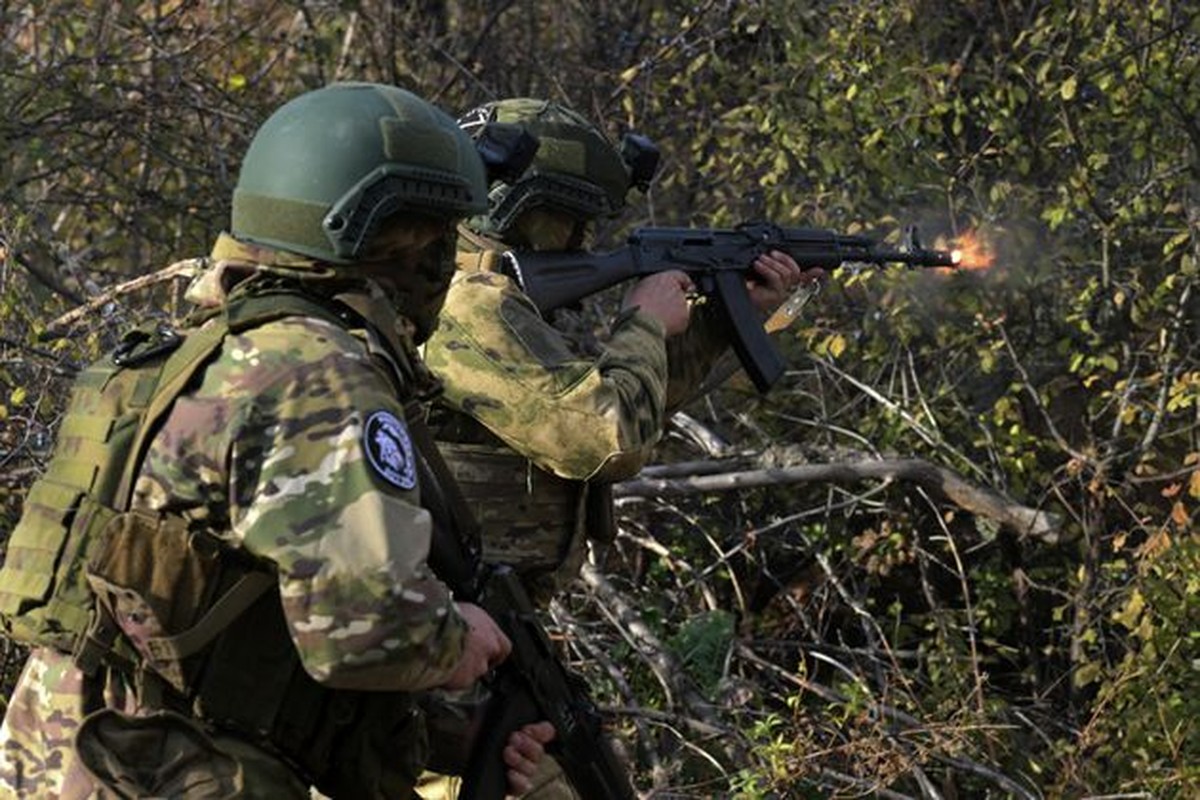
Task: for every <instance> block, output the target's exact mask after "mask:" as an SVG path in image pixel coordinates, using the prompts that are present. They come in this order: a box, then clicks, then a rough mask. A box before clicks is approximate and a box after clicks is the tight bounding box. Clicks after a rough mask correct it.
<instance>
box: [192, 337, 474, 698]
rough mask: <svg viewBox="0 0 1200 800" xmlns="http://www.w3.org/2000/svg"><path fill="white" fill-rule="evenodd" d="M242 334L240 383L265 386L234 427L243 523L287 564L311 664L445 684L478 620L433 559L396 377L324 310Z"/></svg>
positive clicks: (407, 687) (374, 684)
mask: <svg viewBox="0 0 1200 800" xmlns="http://www.w3.org/2000/svg"><path fill="white" fill-rule="evenodd" d="M230 345H232V346H233V349H232V350H230V351H228V352H229V354H230V356H231V358H232V363H234V364H240V365H244V366H243V367H242V369H241V371H240V372H239V370H238V369H236V368H235V369H231V370H230V371H229V372H228V373H227V375H226V380H228V381H230V382H231V384H232V385H230V386H228V387H226V388H227V389H228V390H229V391H230V392H231V393H233V394H237V393H239V392H251V393H253V399H252V401H251V402H249V403H246V404H243V406H242V408H243V409H244V414H243V415H242V416H241V418H240V419H237V420H235V421H234V423H235V424H234V425H233V427H232V430H231V440H232V447H231V453H230V464H231V465H232V468H231V469H232V473H231V480H230V483H231V486H230V498H231V502H230V506H231V518H232V524H233V529H234V533H235V535H237V536H240V538H241V539H242V542H243V544H244V546H245V547H246V549H247V550H249V551H251V552H253V553H255V554H256V555H258V556H261V557H263V558H266V559H269V560H271V561H272V562H274V563H275V564H276V565H278V570H279V584H280V592H281V596H282V601H283V609H284V614H285V616H286V618H287V621H288V625H289V628H290V630H291V633H292V637H293V639H294V641H295V643H296V647H297V649H298V651H299V653H300V657H301V660H302V662H303V663H304V666H305V668H306V669H307V670H308V672H309V673H310V674H312V676H313V677H314V678H315V679H316V680H318V681H321V682H323V683H325V684H327V685H330V686H334V687H338V688H349V689H373V690H404V691H412V690H417V689H422V688H427V687H429V686H434V685H437V684H439V683H441V682H442V680H444V678H445V677H446V676H447V675H448V674H449V672H450V671H451V669H452V668H453V667H454V665H455V664H456V663H457V661H458V658H459V656H460V654H461V647H462V635H463V631H464V628H465V623H464V622H463V621H462V619H461V617H459V615H458V614H457V612H456V611H455V608H454V605H453V602H452V598H451V596H450V593H449V590H448V589H447V588H446V587H445V586H444V585H443V584H442V583H441V582H440V581H439V580H437V578H436V577H435V576H434V575H433V574H432V573H431V572H430V571H429V568H428V567H427V566H426V563H425V559H426V556H427V555H428V552H429V546H430V536H431V523H430V517H429V514H428V512H426V511H425V510H424V509H422V508H420V507H419V506H418V499H419V498H418V489H417V485H416V472H415V461H414V458H413V450H412V443H411V441H410V439H409V437H408V432H407V428H406V426H405V423H404V417H403V411H402V409H401V407H400V406H399V405H398V403H397V400H396V398H395V394H394V391H393V390H392V389H391V385H390V383H389V382H388V380H387V379H386V377H385V376H384V374H383V373H382V372H381V371H379V368H378V366H377V365H376V364H375V363H374V362H373V361H372V360H371V359H370V358H369V356H367V355H366V353H365V350H364V348H363V346H362V344H361V343H360V342H359V341H358V340H357V339H355V338H354V337H353V336H351V335H350V334H349V333H347V332H346V331H343V330H341V329H339V328H336V327H335V326H332V325H329V324H326V323H324V322H319V321H316V320H307V319H297V318H292V319H285V320H281V321H279V322H276V323H272V324H269V325H265V326H263V327H261V328H258V329H256V330H253V331H250V332H249V333H248V334H245V335H242V336H240V337H238V338H237V339H234V340H232V341H231V342H228V343H227V345H226V347H227V349H228V348H229V347H230ZM250 375H253V377H250ZM239 376H240V377H239ZM206 377H207V376H206Z"/></svg>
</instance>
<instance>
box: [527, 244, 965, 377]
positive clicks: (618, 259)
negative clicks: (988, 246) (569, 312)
mask: <svg viewBox="0 0 1200 800" xmlns="http://www.w3.org/2000/svg"><path fill="white" fill-rule="evenodd" d="M905 238H906V241H905V243H904V244H903V245H901V246H900V247H888V246H885V245H880V244H878V243H877V242H875V241H873V240H871V239H869V238H867V237H865V236H851V235H846V234H840V233H836V232H834V231H828V230H822V229H819V228H783V227H780V226H778V225H774V224H771V223H767V222H762V223H750V224H745V225H740V226H738V227H736V228H639V229H637V230H635V231H634V232H633V233H632V234H631V235H630V236H629V239H628V240H627V242H626V244H625V246H624V247H621V248H618V249H616V250H612V251H609V252H607V253H589V252H586V251H571V252H521V253H515V252H509V253H506V254H505V257H506V258H505V261H506V264H507V268H508V270H509V271H510V274H511V277H512V278H513V279H514V280H516V281H517V283H519V284H520V286H521V288H522V290H524V292H525V294H526V295H528V296H529V298H530V299H531V300H532V301H533V303H534V305H536V306H537V307H538V309H540V310H541V311H542V312H543V313H545V312H549V311H553V310H554V309H556V308H562V307H563V306H569V305H572V304H573V303H576V302H578V301H579V300H581V299H583V298H584V297H587V296H588V295H592V294H595V293H596V292H599V291H602V290H604V289H607V288H609V287H610V286H615V285H617V284H618V283H621V282H623V281H626V280H629V279H631V278H644V277H645V276H647V275H652V274H654V273H656V272H664V271H666V270H672V269H679V270H683V271H684V272H686V273H688V274H689V275H690V276H691V278H692V280H693V281H694V282H695V283H696V286H697V288H698V289H699V290H700V291H701V292H702V293H703V294H704V295H706V296H708V297H711V298H713V300H715V303H716V309H717V313H718V314H719V315H720V317H721V321H722V323H723V324H724V325H725V327H726V328H727V329H728V330H729V331H730V332H731V336H732V338H733V349H734V352H736V353H737V356H738V358H739V359H741V362H742V366H743V367H744V368H745V370H746V372H747V374H749V375H750V378H751V379H752V380H753V381H754V385H755V386H756V387H757V388H758V390H759V391H760V392H764V393H765V392H766V391H767V390H768V389H770V388H771V386H772V385H773V384H774V383H775V381H777V380H778V379H779V376H780V375H782V374H783V370H784V362H783V359H782V358H781V357H780V355H779V353H778V352H777V351H776V350H775V347H774V345H772V344H771V340H770V338H769V337H768V336H767V333H766V331H764V330H763V326H762V320H761V319H760V318H759V314H758V310H757V309H755V308H754V306H753V305H752V304H751V302H750V295H749V293H748V292H747V291H746V284H745V279H746V274H747V270H748V269H750V266H751V264H752V263H753V261H754V259H755V258H757V257H758V256H759V255H761V254H762V253H767V252H770V251H771V250H780V251H783V252H785V253H788V254H789V255H790V256H791V257H792V258H793V259H795V261H796V263H797V264H799V265H800V267H801V268H802V269H809V268H812V267H824V268H826V269H832V268H834V267H837V266H839V265H841V264H844V263H863V264H874V265H882V264H889V263H897V264H907V265H908V266H912V267H953V266H956V265H957V264H958V261H959V254H958V253H957V251H955V252H949V251H944V250H928V249H925V248H923V247H921V246H920V244H919V242H918V241H917V234H916V229H915V228H911V227H910V228H909V229H908V230H907V232H906V237H905Z"/></svg>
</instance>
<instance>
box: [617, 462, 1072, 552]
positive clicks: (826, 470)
mask: <svg viewBox="0 0 1200 800" xmlns="http://www.w3.org/2000/svg"><path fill="white" fill-rule="evenodd" d="M880 479H883V480H899V481H909V482H912V483H916V484H917V485H919V486H922V487H923V488H925V489H927V490H930V491H933V492H936V493H938V495H939V496H941V497H944V498H946V499H947V500H950V501H951V502H953V503H954V504H955V505H957V506H958V507H959V508H961V509H963V510H964V511H969V512H971V513H972V514H977V515H979V516H983V517H987V518H989V519H993V520H995V521H997V522H998V523H1000V524H1001V525H1003V526H1004V527H1006V528H1008V529H1010V530H1012V531H1013V532H1014V533H1016V534H1018V535H1019V536H1031V537H1034V538H1036V539H1041V540H1042V541H1044V542H1046V543H1047V544H1055V543H1057V542H1058V541H1059V540H1060V537H1061V536H1062V522H1061V520H1060V519H1059V517H1058V515H1056V514H1053V513H1051V512H1049V511H1042V510H1039V509H1036V508H1029V507H1028V506H1023V505H1021V504H1019V503H1016V502H1014V501H1012V500H1010V499H1008V498H1006V497H1004V496H1003V495H1001V494H999V493H997V492H994V491H992V490H990V489H985V488H982V487H979V486H974V485H972V484H970V483H968V482H967V481H965V480H964V479H963V478H962V477H961V476H959V475H958V474H956V473H954V472H952V471H951V470H949V469H946V468H945V467H940V466H937V465H936V464H931V463H930V462H928V461H923V460H921V459H917V458H901V459H879V460H870V461H848V462H842V463H830V464H801V465H797V466H791V467H778V468H771V469H758V470H748V471H743V472H728V473H725V474H721V475H702V476H696V477H690V478H675V479H667V480H663V479H653V478H642V479H638V478H634V479H633V480H629V481H624V482H622V483H618V484H615V485H614V486H613V496H614V497H655V496H659V497H661V496H678V495H691V494H706V493H710V492H728V491H733V490H738V489H760V488H764V487H770V486H783V485H786V484H791V483H813V482H835V483H849V482H854V481H863V480H880Z"/></svg>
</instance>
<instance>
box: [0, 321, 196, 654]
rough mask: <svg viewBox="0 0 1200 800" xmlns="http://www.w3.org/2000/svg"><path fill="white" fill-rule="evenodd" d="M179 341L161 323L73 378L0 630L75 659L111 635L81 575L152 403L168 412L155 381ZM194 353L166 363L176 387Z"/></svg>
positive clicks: (119, 494) (32, 496) (17, 534)
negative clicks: (86, 646) (102, 627)
mask: <svg viewBox="0 0 1200 800" xmlns="http://www.w3.org/2000/svg"><path fill="white" fill-rule="evenodd" d="M201 338H203V337H201ZM219 341H220V340H219V339H217V340H216V342H215V343H214V345H213V346H215V344H216V343H219ZM181 343H182V339H181V338H180V337H179V336H178V334H175V333H174V331H171V330H170V329H167V328H164V327H162V326H161V325H156V326H153V327H150V328H142V329H137V330H134V331H132V332H130V333H129V334H127V335H126V337H125V338H124V340H123V341H122V343H121V345H120V346H119V347H118V348H117V351H116V352H115V353H113V355H112V356H110V357H107V358H104V359H101V360H99V361H97V362H95V363H94V364H92V365H91V366H89V367H88V368H87V369H86V370H84V372H83V373H82V374H81V375H80V376H79V378H78V379H77V380H76V382H75V385H74V387H73V389H72V392H71V398H70V401H69V402H68V405H67V413H66V416H65V417H64V418H63V422H62V424H61V425H60V427H59V431H58V436H57V442H56V446H55V451H54V456H53V458H52V459H51V461H50V464H49V466H48V468H47V470H46V473H45V475H43V476H42V478H40V479H39V480H38V481H37V482H36V483H35V484H34V485H33V487H32V488H31V489H30V492H29V494H28V496H27V497H26V500H25V509H24V513H23V514H22V516H21V519H20V521H19V522H18V523H17V526H16V528H14V529H13V532H12V535H11V536H10V538H9V541H8V550H7V553H6V555H5V559H4V564H3V567H2V568H0V625H2V626H3V629H4V632H5V633H6V634H7V635H9V636H10V637H11V638H13V639H15V640H17V641H19V642H22V643H24V644H28V645H34V646H49V647H53V648H55V649H57V650H60V651H63V652H75V651H77V650H78V649H79V647H81V646H82V645H83V644H84V643H86V642H87V641H88V639H89V637H98V638H101V639H103V638H106V637H109V636H110V635H111V634H112V632H111V631H103V632H100V631H98V630H97V625H96V622H97V620H96V617H95V614H94V613H93V611H92V607H93V605H92V595H91V589H90V588H89V587H88V584H87V580H86V578H85V576H84V574H83V573H84V568H85V566H86V564H87V563H88V562H89V561H90V560H91V558H92V557H93V555H94V553H95V551H96V548H97V547H98V546H99V542H100V540H101V539H102V538H103V532H104V531H105V530H107V528H108V526H109V523H110V522H111V520H112V518H113V517H115V516H116V515H117V514H118V513H119V512H118V509H120V508H124V507H126V504H127V500H128V497H127V493H128V491H129V485H130V483H131V481H132V472H133V471H132V468H131V467H130V461H131V459H133V458H135V455H134V454H135V452H136V451H137V449H138V448H139V447H140V446H141V443H142V442H143V440H144V439H145V438H146V435H147V433H148V429H149V427H150V424H151V423H152V422H153V421H154V420H153V419H151V420H147V419H146V417H147V416H148V414H150V413H152V412H153V410H154V409H155V408H156V407H157V406H158V405H162V406H163V410H165V405H166V404H163V403H159V404H155V402H154V401H155V399H156V396H157V395H158V394H159V392H158V389H159V384H160V383H161V382H162V379H163V378H170V377H172V376H171V375H170V374H167V373H168V370H166V369H165V367H166V365H167V364H168V356H169V355H170V354H172V353H178V352H181V351H179V350H177V348H179V346H180V344H181ZM197 344H200V345H204V344H205V343H204V342H198V343H197ZM200 349H201V350H205V351H209V350H211V349H213V347H201V348H200ZM190 350H191V351H193V352H194V351H196V350H197V348H196V347H195V346H193V347H192V348H190ZM195 355H196V356H197V358H196V359H195V361H196V363H195V364H180V363H179V361H178V360H177V359H173V360H172V361H173V362H174V364H175V366H174V367H173V368H172V371H174V372H176V373H177V377H179V378H182V379H183V382H186V378H187V377H189V376H190V374H191V372H192V371H194V370H195V369H196V368H197V367H198V366H199V365H200V364H201V363H203V361H205V360H207V355H208V352H200V353H195ZM172 399H173V398H172ZM117 647H118V650H119V651H121V650H123V652H121V654H122V655H126V656H128V655H131V653H130V652H129V651H128V649H127V648H122V646H121V645H117Z"/></svg>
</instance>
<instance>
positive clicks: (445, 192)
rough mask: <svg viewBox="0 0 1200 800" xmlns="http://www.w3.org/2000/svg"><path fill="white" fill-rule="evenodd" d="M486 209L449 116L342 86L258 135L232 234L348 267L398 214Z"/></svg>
mask: <svg viewBox="0 0 1200 800" xmlns="http://www.w3.org/2000/svg"><path fill="white" fill-rule="evenodd" d="M486 207H487V181H486V178H485V175H484V167H483V163H482V162H481V161H480V158H479V155H478V154H477V153H476V150H475V145H474V143H473V142H472V140H471V139H470V137H468V136H467V135H466V134H465V133H463V131H462V130H460V129H459V127H458V126H457V125H456V124H455V122H454V119H453V118H452V117H450V116H449V115H448V114H446V113H445V112H443V111H441V110H439V109H438V108H436V107H434V106H433V105H431V104H429V103H427V102H426V101H424V100H422V99H421V98H419V97H417V96H416V95H414V94H412V93H410V92H407V91H405V90H403V89H399V88H397V87H394V86H386V85H382V84H373V83H336V84H332V85H330V86H327V87H325V88H323V89H317V90H316V91H312V92H308V93H307V94H303V95H301V96H299V97H297V98H295V99H294V100H292V101H291V102H289V103H287V104H285V105H284V106H282V107H281V108H280V109H279V110H278V111H276V112H275V113H274V114H272V115H271V116H270V117H269V118H268V119H267V121H266V122H264V123H263V125H262V127H260V128H259V129H258V132H257V133H256V134H255V135H254V139H253V141H251V143H250V148H249V149H248V150H247V151H246V156H245V158H244V160H243V161H242V168H241V173H240V174H239V176H238V183H237V187H236V188H235V190H234V193H233V220H232V226H231V232H232V233H233V235H234V236H235V237H237V238H239V239H242V240H245V241H247V242H253V243H255V244H261V245H266V246H268V247H273V248H276V249H280V250H286V251H289V252H294V253H299V254H301V255H305V256H309V257H310V258H315V259H318V260H320V261H327V262H331V263H334V264H350V263H353V262H354V261H355V260H356V259H357V258H358V256H359V255H360V253H361V251H362V248H363V245H364V244H365V243H366V242H367V241H368V240H369V239H370V237H371V235H372V234H373V233H375V232H376V230H377V228H378V225H379V223H380V221H381V220H383V219H385V218H386V217H388V216H390V215H392V214H394V213H396V212H397V211H403V210H409V211H415V212H419V213H422V214H432V215H439V216H447V217H463V216H467V215H469V214H475V213H479V212H481V211H483V210H484V209H485V208H486Z"/></svg>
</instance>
